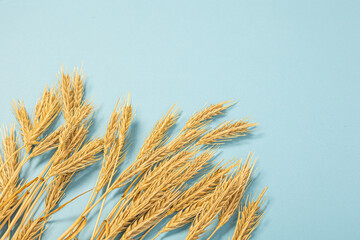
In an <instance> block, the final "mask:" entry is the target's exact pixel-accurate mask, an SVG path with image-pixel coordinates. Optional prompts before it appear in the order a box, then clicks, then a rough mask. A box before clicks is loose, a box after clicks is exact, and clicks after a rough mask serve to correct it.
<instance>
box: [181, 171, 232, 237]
mask: <svg viewBox="0 0 360 240" xmlns="http://www.w3.org/2000/svg"><path fill="white" fill-rule="evenodd" d="M237 187H238V178H236V177H229V178H228V179H224V180H222V181H221V182H220V183H219V185H218V186H217V187H216V189H215V191H214V192H213V193H212V194H211V198H210V199H209V201H207V204H206V205H204V207H203V209H202V210H201V212H200V213H199V214H198V215H197V216H196V218H195V221H194V222H193V224H192V225H191V227H190V230H189V233H188V235H187V236H186V240H193V239H199V238H200V236H201V235H202V234H203V233H205V231H206V228H207V227H208V226H209V225H210V224H211V223H212V222H213V220H214V219H215V217H216V216H217V215H218V213H220V211H221V209H222V207H223V206H224V203H227V202H228V201H229V199H230V198H231V196H232V195H233V193H234V192H235V191H237Z"/></svg>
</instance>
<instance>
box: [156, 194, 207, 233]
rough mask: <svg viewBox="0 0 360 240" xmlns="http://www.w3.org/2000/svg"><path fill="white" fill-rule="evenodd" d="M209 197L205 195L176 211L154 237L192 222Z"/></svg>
mask: <svg viewBox="0 0 360 240" xmlns="http://www.w3.org/2000/svg"><path fill="white" fill-rule="evenodd" d="M209 199H210V197H209V195H207V196H204V197H203V198H202V199H198V200H196V201H194V202H193V204H191V205H189V206H188V207H187V208H185V209H183V210H181V211H179V212H178V213H176V214H175V215H174V216H173V217H172V218H171V220H170V221H169V222H168V223H167V224H166V225H165V227H163V228H162V229H161V230H160V231H159V232H158V233H157V235H156V236H155V237H154V238H153V239H155V238H157V237H158V236H159V235H160V234H162V233H165V232H169V231H172V230H175V229H177V228H180V227H182V226H184V225H186V224H188V223H190V222H192V221H193V220H194V218H195V217H196V216H197V215H198V214H199V213H200V212H201V210H202V209H203V207H204V205H205V204H206V203H207V201H209ZM167 215H168V214H167Z"/></svg>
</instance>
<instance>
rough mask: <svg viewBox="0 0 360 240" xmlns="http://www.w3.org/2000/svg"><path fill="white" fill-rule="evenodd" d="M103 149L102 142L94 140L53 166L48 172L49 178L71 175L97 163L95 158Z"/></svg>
mask: <svg viewBox="0 0 360 240" xmlns="http://www.w3.org/2000/svg"><path fill="white" fill-rule="evenodd" d="M102 149H103V140H102V139H94V140H92V141H89V142H87V143H86V144H84V146H83V147H82V148H81V149H79V150H76V151H75V152H74V153H73V154H72V155H71V156H70V157H69V158H68V159H66V160H64V161H63V162H60V163H58V164H55V165H54V166H53V167H52V168H51V169H50V170H49V176H55V175H65V174H72V173H75V172H77V171H80V170H82V169H84V168H86V167H87V166H89V165H91V164H93V163H94V162H96V161H97V159H96V158H95V156H96V155H97V154H98V153H100V152H101V151H102Z"/></svg>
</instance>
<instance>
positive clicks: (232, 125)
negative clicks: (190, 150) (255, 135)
mask: <svg viewBox="0 0 360 240" xmlns="http://www.w3.org/2000/svg"><path fill="white" fill-rule="evenodd" d="M257 125H258V124H257V123H249V122H247V121H246V119H245V120H240V121H225V122H223V123H222V124H220V125H219V126H218V127H216V128H215V129H214V130H212V131H210V132H208V133H207V134H205V135H204V136H203V137H202V138H201V139H200V140H199V142H198V144H203V145H211V144H221V143H223V142H224V141H228V140H231V139H232V138H236V137H239V136H244V135H245V134H246V133H248V132H249V131H250V128H251V127H254V126H257Z"/></svg>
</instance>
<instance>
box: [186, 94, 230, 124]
mask: <svg viewBox="0 0 360 240" xmlns="http://www.w3.org/2000/svg"><path fill="white" fill-rule="evenodd" d="M232 105H233V103H231V102H230V101H224V102H220V103H217V104H211V105H210V106H208V107H206V108H204V109H202V110H200V111H199V112H197V113H195V114H194V115H192V116H191V117H190V119H189V120H188V121H187V123H186V124H185V127H184V130H187V129H191V128H197V127H200V126H202V125H203V124H204V123H206V122H208V121H211V119H212V118H213V117H215V116H218V115H221V114H224V111H225V110H226V109H228V108H229V107H230V106H232Z"/></svg>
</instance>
